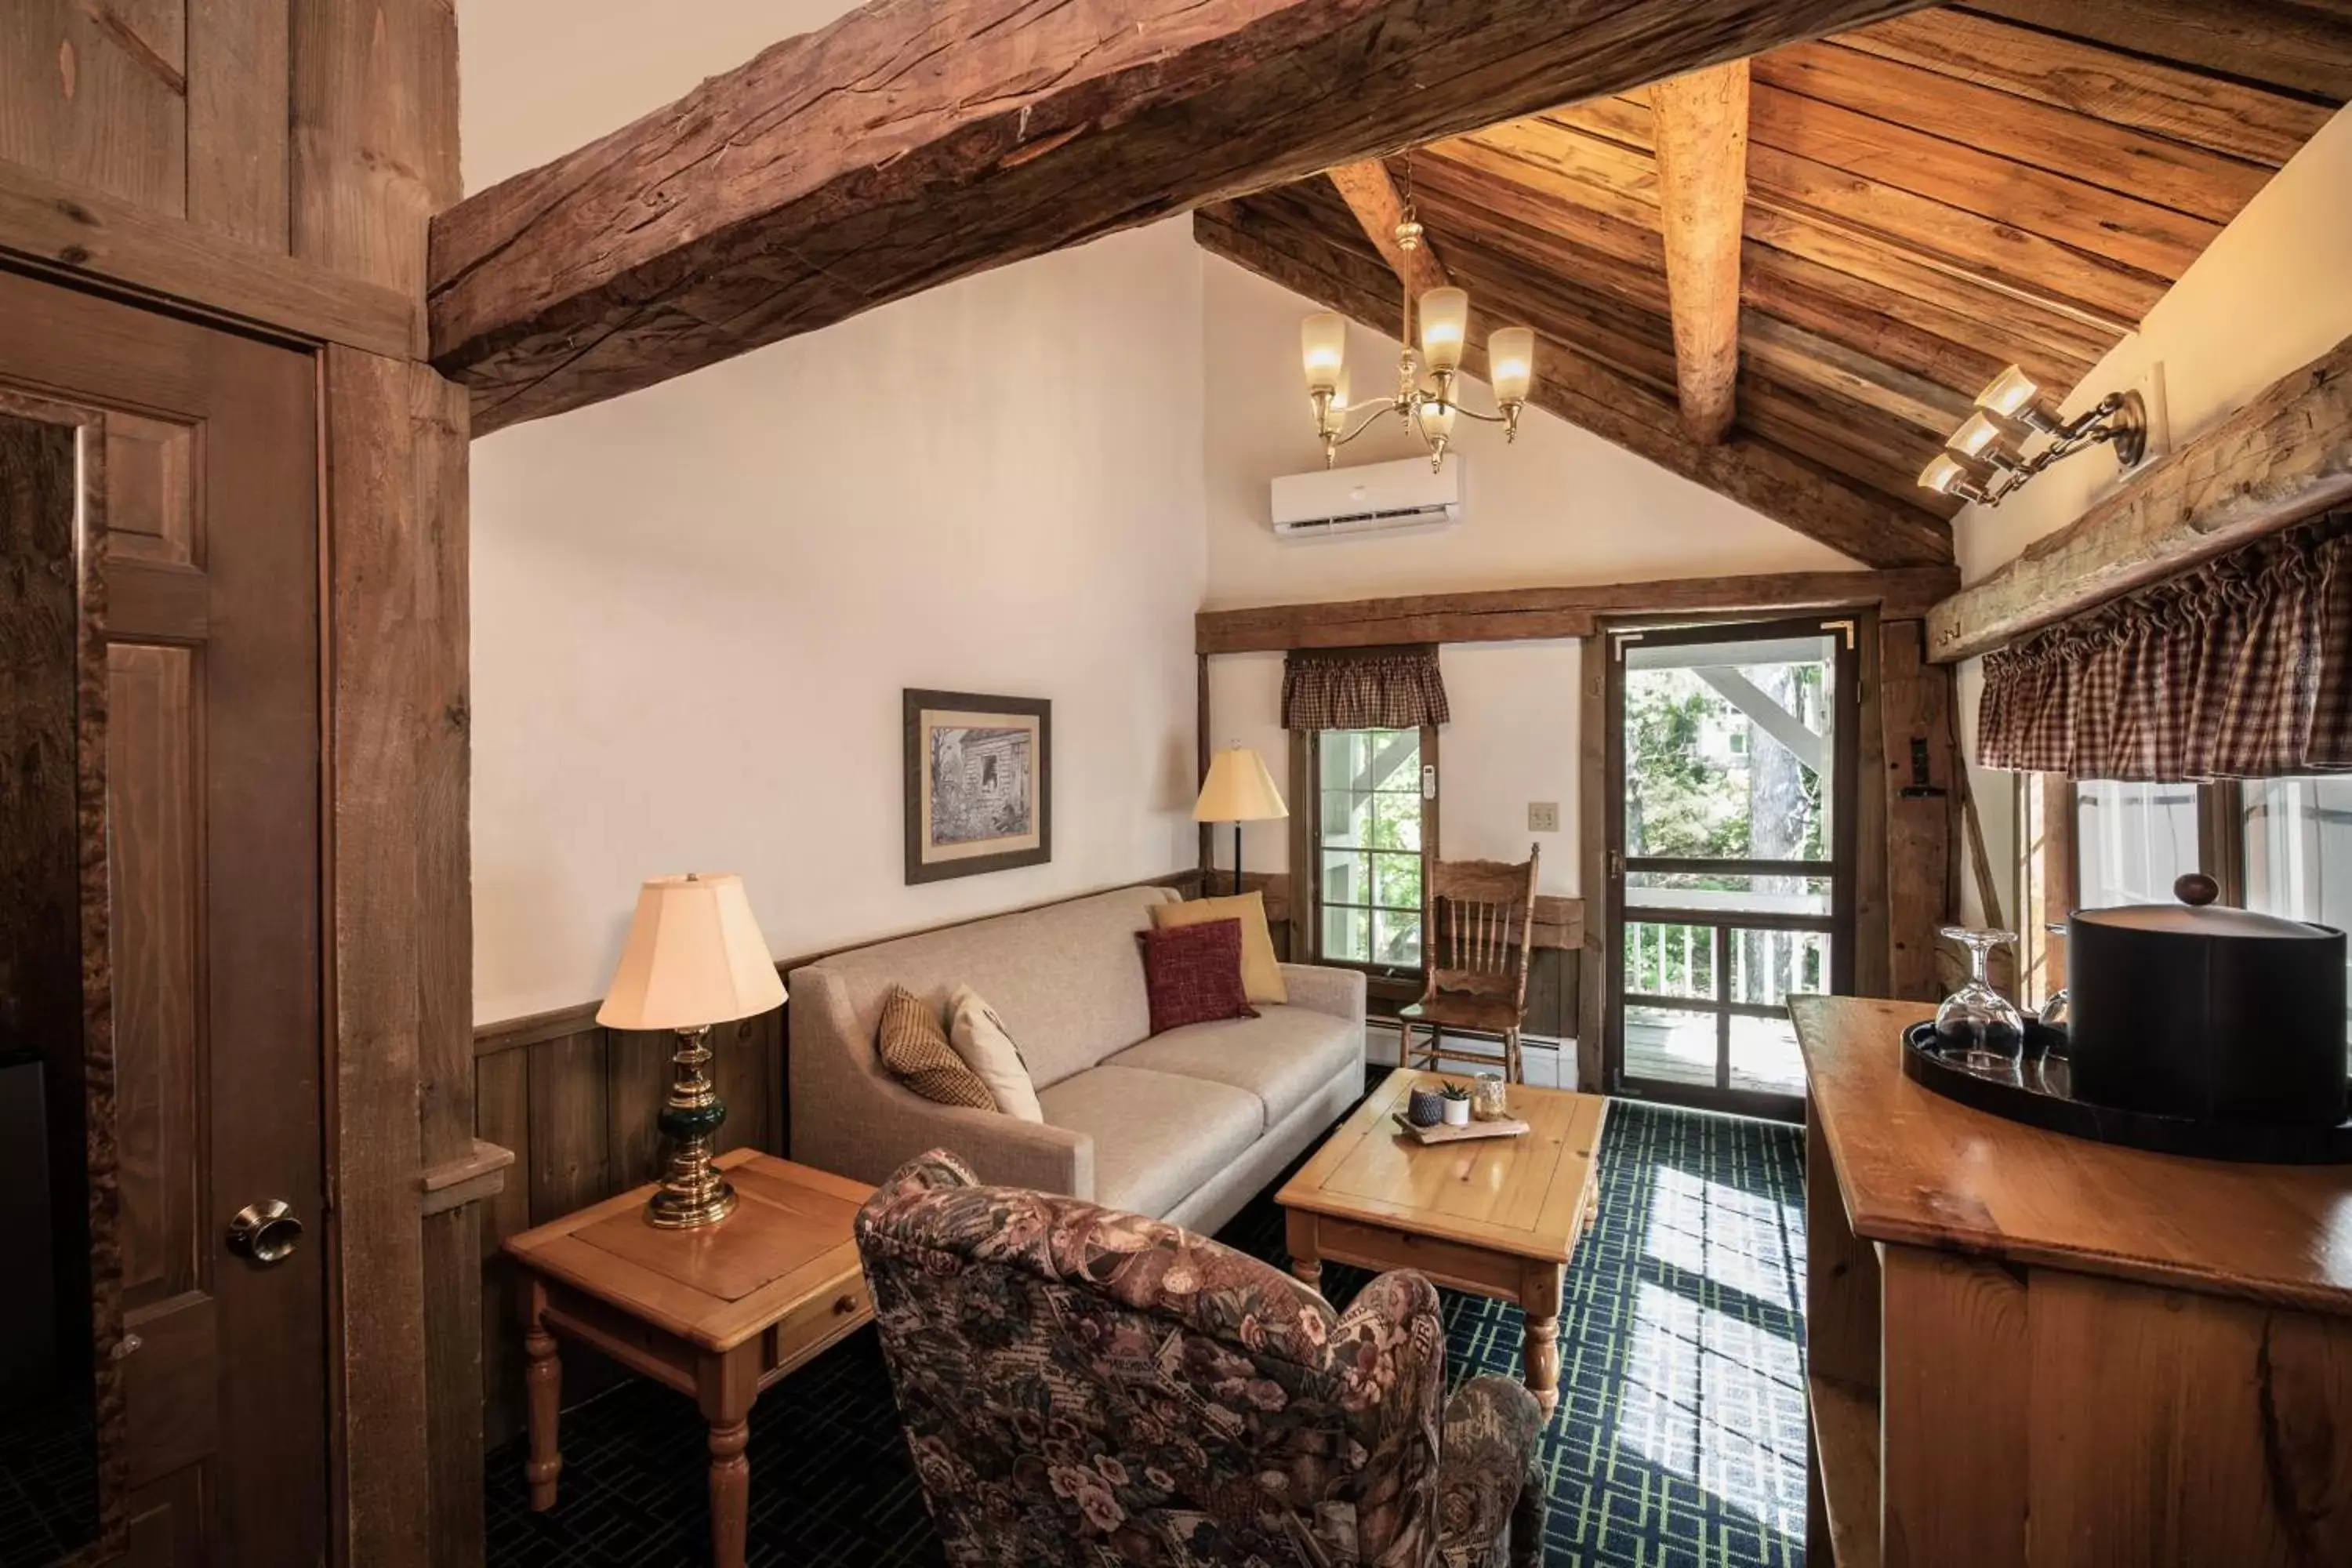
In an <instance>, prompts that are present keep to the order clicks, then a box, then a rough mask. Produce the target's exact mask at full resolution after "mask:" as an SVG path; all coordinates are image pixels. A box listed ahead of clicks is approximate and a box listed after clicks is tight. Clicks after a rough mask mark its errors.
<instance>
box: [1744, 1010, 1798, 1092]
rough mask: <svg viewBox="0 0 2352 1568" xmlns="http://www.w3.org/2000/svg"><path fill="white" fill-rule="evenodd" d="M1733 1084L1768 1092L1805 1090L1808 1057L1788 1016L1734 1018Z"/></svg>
mask: <svg viewBox="0 0 2352 1568" xmlns="http://www.w3.org/2000/svg"><path fill="white" fill-rule="evenodd" d="M1731 1087H1732V1088H1734V1089H1760V1090H1762V1091H1763V1092H1765V1093H1767V1094H1802V1093H1804V1092H1805V1060H1804V1058H1803V1057H1802V1056H1801V1055H1800V1054H1799V1052H1798V1050H1797V1031H1796V1030H1795V1029H1794V1028H1793V1027H1791V1026H1790V1023H1789V1020H1788V1019H1786V1018H1747V1017H1741V1016H1738V1015H1737V1014H1735V1015H1733V1016H1732V1020H1731Z"/></svg>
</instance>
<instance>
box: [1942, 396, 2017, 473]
mask: <svg viewBox="0 0 2352 1568" xmlns="http://www.w3.org/2000/svg"><path fill="white" fill-rule="evenodd" d="M2021 435H2022V433H2021V431H2020V429H2019V427H2018V426H2014V425H2011V424H2010V423H2009V422H2008V421H2007V420H2005V419H2001V418H2000V417H1998V416H1995V415H1993V414H1992V413H1990V411H1988V410H1986V409H1982V408H1979V409H1978V410H1977V411H1976V412H1975V413H1974V414H1971V415H1969V416H1968V418H1967V419H1965V420H1963V421H1962V422H1961V424H1960V427H1959V428H1958V429H1957V430H1955V431H1953V432H1952V438H1951V440H1949V441H1948V442H1947V443H1945V444H1946V445H1947V446H1948V447H1950V448H1951V449H1952V450H1953V451H1954V452H1956V453H1958V455H1959V456H1961V457H1963V458H1979V459H1981V460H1982V461H1984V462H1988V463H1991V464H1993V465H1995V466H1996V467H2006V466H2007V465H2008V464H2010V463H2011V462H2013V461H2014V460H2015V459H2016V457H2017V449H2018V447H2019V446H2020V445H2021Z"/></svg>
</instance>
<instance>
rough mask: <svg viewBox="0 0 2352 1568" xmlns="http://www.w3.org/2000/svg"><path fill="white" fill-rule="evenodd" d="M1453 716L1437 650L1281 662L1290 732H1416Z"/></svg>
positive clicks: (1322, 653)
mask: <svg viewBox="0 0 2352 1568" xmlns="http://www.w3.org/2000/svg"><path fill="white" fill-rule="evenodd" d="M1450 717H1451V715H1450V714H1449V713H1448V712H1447V711H1446V708H1445V678H1444V676H1442V675H1440V674H1438V673H1437V649H1436V648H1434V647H1428V646H1425V645H1424V646H1423V647H1377V648H1328V649H1326V648H1317V649H1312V650H1307V649H1302V650H1299V651H1297V652H1295V653H1292V654H1290V655H1288V656H1287V657H1286V658H1284V660H1283V662H1282V727H1283V728H1284V729H1286V730H1412V729H1417V728H1419V727H1420V726H1422V725H1423V724H1443V723H1444V722H1445V721H1446V720H1447V719H1448V718H1450Z"/></svg>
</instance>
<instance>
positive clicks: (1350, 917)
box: [1323, 904, 1372, 963]
mask: <svg viewBox="0 0 2352 1568" xmlns="http://www.w3.org/2000/svg"><path fill="white" fill-rule="evenodd" d="M1323 956H1324V957H1326V958H1338V959H1344V960H1345V961H1347V962H1348V963H1370V962H1371V961H1372V914H1371V911H1370V910H1339V909H1333V908H1332V907H1331V906H1330V905H1328V904H1326V905H1324V906H1323Z"/></svg>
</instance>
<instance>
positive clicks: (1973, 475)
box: [1919, 452, 1992, 500]
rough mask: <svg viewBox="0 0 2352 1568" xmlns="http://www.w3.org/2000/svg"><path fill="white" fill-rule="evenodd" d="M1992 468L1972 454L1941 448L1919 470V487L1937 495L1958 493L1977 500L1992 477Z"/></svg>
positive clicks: (1965, 497)
mask: <svg viewBox="0 0 2352 1568" xmlns="http://www.w3.org/2000/svg"><path fill="white" fill-rule="evenodd" d="M1991 479H1992V469H1991V468H1990V466H1989V465H1987V464H1984V463H1981V462H1979V461H1977V460H1976V459H1974V458H1962V457H1958V456H1956V455H1955V454H1953V453H1950V452H1938V453H1937V454H1936V455H1935V456H1934V457H1932V458H1928V459H1927V467H1926V468H1922V469H1920V470H1919V487H1920V488H1921V489H1930V490H1934V491H1935V492H1936V493H1937V494H1938V495H1948V496H1958V497H1959V498H1960V499H1961V500H1976V499H1977V498H1978V497H1979V496H1981V495H1982V494H1983V493H1984V487H1985V486H1986V485H1987V484H1988V483H1990V481H1991Z"/></svg>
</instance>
